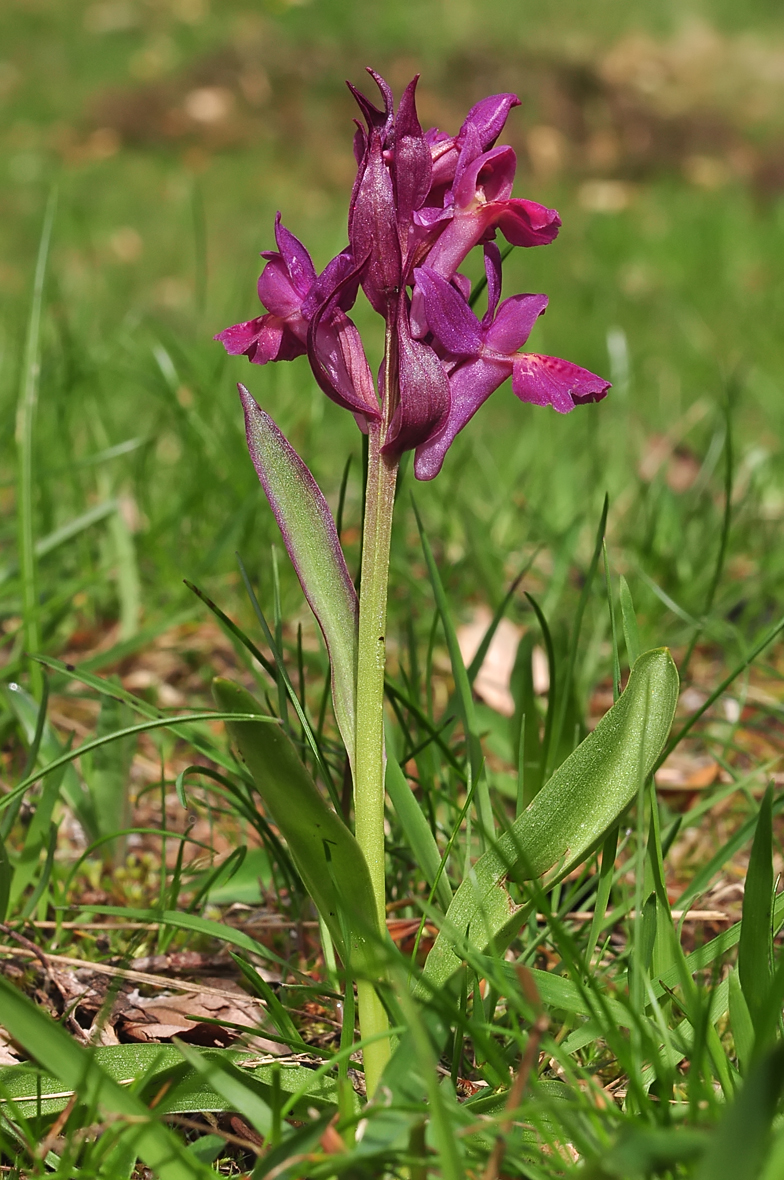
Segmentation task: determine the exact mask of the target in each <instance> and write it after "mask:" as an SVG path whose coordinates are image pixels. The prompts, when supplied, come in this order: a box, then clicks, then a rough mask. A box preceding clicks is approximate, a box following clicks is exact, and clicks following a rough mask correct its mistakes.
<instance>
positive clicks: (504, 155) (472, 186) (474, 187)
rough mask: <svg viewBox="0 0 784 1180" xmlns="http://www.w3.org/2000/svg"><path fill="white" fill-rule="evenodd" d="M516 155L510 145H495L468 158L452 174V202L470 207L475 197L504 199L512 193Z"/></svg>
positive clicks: (464, 207)
mask: <svg viewBox="0 0 784 1180" xmlns="http://www.w3.org/2000/svg"><path fill="white" fill-rule="evenodd" d="M516 169H517V156H516V155H515V154H514V151H513V150H512V148H510V147H497V148H493V149H492V150H491V151H489V152H483V153H482V154H481V155H479V156H476V157H475V158H474V159H472V160H471V162H470V164H469V165H468V167H466V168H465V169H462V170H461V169H460V168H458V173H457V175H456V176H455V188H454V194H455V205H456V206H457V208H458V209H467V208H471V207H472V206H473V204H474V203H475V202H476V200H477V199H479V198H481V200H482V201H483V202H485V201H506V200H507V199H508V198H509V197H511V195H512V187H513V185H514V178H515V171H516Z"/></svg>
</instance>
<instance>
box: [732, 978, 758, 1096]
mask: <svg viewBox="0 0 784 1180" xmlns="http://www.w3.org/2000/svg"><path fill="white" fill-rule="evenodd" d="M729 1005H730V1024H731V1025H732V1039H733V1041H734V1042H735V1051H736V1052H737V1054H738V1062H739V1064H740V1067H741V1072H742V1073H744V1074H745V1073H746V1072H747V1071H748V1068H749V1064H750V1063H751V1055H752V1053H753V1051H754V1025H753V1024H752V1023H751V1016H750V1014H749V1006H748V1004H747V1003H746V997H745V996H744V995H743V989H742V987H741V983H740V976H739V975H738V972H737V970H735V969H733V970H732V971H731V972H730V974H729Z"/></svg>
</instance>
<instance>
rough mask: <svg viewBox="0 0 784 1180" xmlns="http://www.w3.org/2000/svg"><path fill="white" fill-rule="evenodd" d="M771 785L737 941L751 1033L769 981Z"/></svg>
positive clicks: (762, 809)
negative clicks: (751, 1026)
mask: <svg viewBox="0 0 784 1180" xmlns="http://www.w3.org/2000/svg"><path fill="white" fill-rule="evenodd" d="M772 806H773V788H772V787H771V786H769V787H768V789H767V791H766V792H765V796H764V798H763V800H762V803H761V804H760V809H759V818H758V819H757V830H756V832H755V833H754V843H753V844H752V846H751V857H750V859H749V869H748V873H747V874H746V888H745V889H744V892H743V918H742V921H741V927H740V941H739V943H738V975H739V976H740V983H741V987H742V988H743V995H744V998H745V1000H746V1004H747V1005H748V1009H749V1015H750V1016H751V1022H752V1024H753V1025H754V1030H755V1032H758V1031H759V1028H760V1022H761V1020H762V1017H763V1013H764V1010H765V1001H766V999H767V995H768V989H769V986H770V980H771V924H772V921H773V912H772V911H773V823H772Z"/></svg>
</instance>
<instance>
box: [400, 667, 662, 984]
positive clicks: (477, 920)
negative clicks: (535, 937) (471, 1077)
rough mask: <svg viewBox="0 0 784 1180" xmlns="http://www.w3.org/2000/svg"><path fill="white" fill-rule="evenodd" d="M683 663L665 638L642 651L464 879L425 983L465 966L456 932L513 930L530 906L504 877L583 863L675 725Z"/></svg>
mask: <svg viewBox="0 0 784 1180" xmlns="http://www.w3.org/2000/svg"><path fill="white" fill-rule="evenodd" d="M677 700H678V673H677V670H676V668H675V664H674V663H673V661H672V657H671V656H670V653H669V652H668V651H667V649H666V648H657V649H654V650H653V651H649V652H646V653H645V654H644V655H642V656H640V658H639V659H638V660H637V662H636V664H635V665H634V668H633V669H632V672H631V675H630V677H629V683H628V684H627V686H626V690H625V692H624V693H623V694H622V696H621V698H620V700H618V702H617V703H616V704H615V705H613V707H612V709H610V711H609V712H608V713H607V714H606V715H605V716H604V717H603V718H602V720H601V721H600V722H599V724H598V725H597V727H596V729H595V730H594V731H593V733H591V734H589V735H588V737H587V738H586V739H585V741H584V742H582V743H581V744H580V745H579V746H578V747H577V749H576V750H575V751H574V752H573V753H572V754H570V756H569V757H568V758H567V759H566V761H565V762H563V763H562V764H561V766H559V768H558V770H557V771H556V772H555V774H554V775H553V776H552V778H551V779H550V780H549V782H547V783H546V784H545V786H544V787H542V789H541V791H540V792H539V793H538V795H537V796H536V798H535V799H534V800H533V802H532V803H531V805H530V806H529V807H528V808H527V809H526V811H524V812H523V814H522V815H521V816H520V817H519V818H518V819H517V820H516V821H515V823H514V824H513V825H512V827H511V828H510V829H509V831H508V832H506V833H504V835H503V836H502V837H501V839H500V840H498V841H497V843H496V844H495V845H494V846H493V847H492V848H491V849H489V850H488V851H487V852H486V853H484V855H483V856H481V857H480V858H479V860H478V861H477V862H476V864H475V865H474V867H473V869H472V870H471V872H470V873H469V875H468V876H467V877H466V878H465V880H464V881H463V882H462V884H461V885H460V888H459V889H458V891H457V893H456V894H455V896H454V899H453V901H452V904H451V906H450V907H449V910H448V912H447V915H446V923H445V928H444V929H443V930H442V931H441V932H440V934H439V935H438V938H437V939H436V941H435V944H434V946H433V949H432V950H431V952H430V954H429V956H428V959H427V963H426V964H425V971H424V979H423V984H420V987H422V986H424V987H426V988H428V989H429V988H440V987H442V986H443V985H444V984H445V983H446V981H447V980H448V979H450V978H451V976H452V975H453V974H454V972H455V971H456V970H457V969H458V967H459V966H460V959H459V958H458V956H457V955H456V954H455V952H454V950H453V948H452V938H453V937H454V936H455V935H456V936H457V937H464V936H465V934H466V931H467V932H468V941H469V943H470V944H471V945H472V946H473V947H474V948H475V949H476V950H479V951H482V952H484V951H485V950H486V949H487V948H489V947H490V946H491V945H495V947H496V949H498V948H499V947H501V946H503V945H504V944H508V942H509V941H510V940H511V939H512V938H513V937H514V934H515V933H516V931H517V929H518V928H519V925H520V922H521V920H522V918H523V915H524V913H525V912H526V908H525V907H519V906H515V905H514V903H513V902H512V899H511V897H510V895H509V893H508V892H507V890H506V888H505V886H504V881H505V880H506V878H507V877H508V876H514V877H515V879H517V880H533V879H535V878H537V877H541V876H542V875H544V874H545V873H548V874H549V880H550V881H554V880H556V879H560V878H562V877H563V876H565V875H566V874H567V873H569V872H570V871H571V870H572V869H573V868H574V867H575V866H576V865H578V864H580V863H581V862H582V861H583V860H584V859H585V857H586V856H587V855H588V853H589V852H590V851H591V850H592V849H593V848H594V847H595V846H596V844H597V843H598V842H599V841H600V840H601V839H602V837H603V836H604V834H605V832H607V831H608V830H609V828H610V827H611V826H612V824H614V823H615V822H616V820H617V819H618V817H619V816H620V815H621V814H622V812H623V811H625V809H626V808H627V807H628V806H629V804H630V803H631V802H632V800H633V799H634V798H635V797H636V795H637V792H638V789H639V785H640V782H642V781H644V780H645V779H647V777H648V775H649V774H650V773H651V771H652V770H653V767H654V765H655V763H656V759H657V758H658V756H659V754H660V752H661V750H662V748H663V746H664V743H665V742H666V740H667V735H668V734H669V732H670V726H671V725H672V719H673V716H674V714H675V706H676V704H677Z"/></svg>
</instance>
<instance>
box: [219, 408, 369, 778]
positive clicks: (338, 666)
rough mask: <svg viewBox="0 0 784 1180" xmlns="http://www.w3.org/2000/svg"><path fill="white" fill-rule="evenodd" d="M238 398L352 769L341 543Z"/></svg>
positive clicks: (312, 490) (322, 504) (290, 464)
mask: <svg viewBox="0 0 784 1180" xmlns="http://www.w3.org/2000/svg"><path fill="white" fill-rule="evenodd" d="M239 390H240V398H241V399H242V406H243V409H244V411H245V429H246V435H247V440H248V450H249V451H250V456H251V459H252V460H253V466H254V467H255V468H256V474H257V475H258V477H259V479H260V481H261V484H262V487H263V488H264V491H265V492H266V493H267V499H268V500H269V503H270V507H271V508H272V511H273V512H274V514H275V519H276V520H277V522H278V526H279V528H280V531H281V534H282V536H283V540H284V543H285V545H286V549H287V550H288V554H289V557H290V558H291V561H292V563H293V565H294V568H295V570H296V571H297V577H298V578H299V580H300V583H301V585H302V589H303V591H304V593H305V597H306V598H307V600H308V603H309V604H310V607H311V610H312V611H313V614H314V615H315V616H316V619H317V621H318V624H319V626H320V627H321V630H322V632H323V634H324V641H325V642H326V645H327V650H328V651H329V658H330V663H331V666H332V700H333V703H334V706H335V718H336V720H337V723H338V727H339V729H340V733H341V736H342V738H343V742H344V744H345V747H346V751H347V752H348V756H349V761H350V762H351V763H352V764H353V761H354V730H355V728H356V700H355V698H356V678H357V625H358V619H359V605H358V603H357V595H356V591H355V590H354V586H353V583H352V581H351V577H350V576H349V572H348V569H347V567H346V560H345V558H344V556H343V550H342V549H341V547H340V538H339V537H338V533H337V529H336V528H335V522H334V521H333V519H332V513H331V512H330V510H329V506H328V504H327V501H326V500H325V499H324V496H323V495H322V493H321V490H320V488H319V486H318V484H317V483H316V481H315V480H314V478H313V476H312V475H311V474H310V471H309V470H308V468H307V467H306V466H305V464H304V463H303V462H302V460H301V459H300V457H299V455H298V454H297V452H296V451H295V450H294V448H293V447H292V446H291V444H290V443H289V442H288V441H287V439H286V438H285V437H284V435H283V434H282V433H281V431H280V430H278V428H277V426H276V425H275V423H274V422H273V421H272V419H271V418H270V416H269V414H265V412H264V411H263V410H262V409H260V408H259V407H258V406H257V405H256V403H255V401H254V400H253V398H252V397H251V396H250V394H249V393H248V391H247V389H245V387H244V386H243V385H240V386H239Z"/></svg>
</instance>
